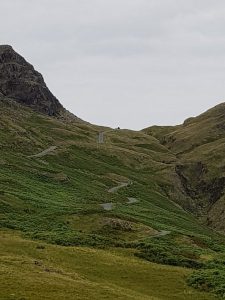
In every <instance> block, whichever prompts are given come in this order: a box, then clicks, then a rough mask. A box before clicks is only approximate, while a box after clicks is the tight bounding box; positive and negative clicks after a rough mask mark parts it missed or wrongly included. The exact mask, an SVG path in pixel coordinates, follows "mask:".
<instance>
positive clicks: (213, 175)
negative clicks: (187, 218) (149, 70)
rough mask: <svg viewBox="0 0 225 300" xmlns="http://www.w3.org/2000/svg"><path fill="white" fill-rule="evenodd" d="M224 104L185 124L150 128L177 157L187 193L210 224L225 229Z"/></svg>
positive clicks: (177, 168)
mask: <svg viewBox="0 0 225 300" xmlns="http://www.w3.org/2000/svg"><path fill="white" fill-rule="evenodd" d="M224 116H225V103H222V104H220V105H217V106H216V107H214V108H212V109H210V110H208V111H207V112H205V113H203V114H202V115H200V116H198V117H196V118H190V119H188V120H186V121H185V122H184V124H183V125H180V126H175V127H150V128H147V129H145V130H144V132H146V133H147V134H150V135H152V136H155V137H156V138H157V139H158V140H159V141H160V143H161V144H162V145H164V146H165V147H166V148H167V149H169V150H170V151H171V152H172V153H173V154H174V155H176V157H177V161H176V172H177V174H178V176H179V177H180V179H181V183H182V185H183V188H184V190H185V192H186V194H187V195H188V196H189V197H191V198H192V200H193V201H192V203H193V204H194V206H195V208H196V209H197V210H198V212H199V214H203V215H205V214H207V220H206V222H207V224H208V225H210V226H212V227H214V228H216V229H217V230H219V231H222V232H224V231H225V222H224V220H225V218H224V204H225V203H224V189H225V173H224V172H225V160H224V157H225V126H224Z"/></svg>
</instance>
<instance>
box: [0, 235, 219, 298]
mask: <svg viewBox="0 0 225 300" xmlns="http://www.w3.org/2000/svg"><path fill="white" fill-rule="evenodd" d="M0 253H1V257H0V299H1V300H22V299H23V300H28V299H32V300H39V299H43V300H45V299H49V300H50V299H52V300H53V299H54V300H55V299H70V300H71V299H76V300H78V299H87V300H88V299H92V300H95V299H96V300H98V299H121V300H126V299H133V300H145V299H146V300H147V299H148V300H151V299H153V300H154V299H165V300H169V299H174V300H175V299H179V300H182V299H185V300H186V299H187V300H188V299H190V300H191V299H198V300H203V299H204V300H210V299H211V300H213V299H216V298H214V297H213V296H211V295H209V294H205V293H201V292H198V291H196V290H194V289H192V288H190V287H188V286H187V285H186V282H185V280H186V277H187V276H188V274H189V273H190V272H191V270H187V269H185V268H178V267H172V266H162V265H158V264H153V263H149V262H145V261H144V260H140V259H138V258H135V257H133V254H132V250H129V249H117V250H108V251H106V250H99V249H91V248H87V247H62V246H55V245H50V244H46V243H44V242H40V241H38V242H35V241H31V240H26V239H23V238H22V237H21V236H20V235H19V234H15V232H14V233H12V232H11V231H1V232H0Z"/></svg>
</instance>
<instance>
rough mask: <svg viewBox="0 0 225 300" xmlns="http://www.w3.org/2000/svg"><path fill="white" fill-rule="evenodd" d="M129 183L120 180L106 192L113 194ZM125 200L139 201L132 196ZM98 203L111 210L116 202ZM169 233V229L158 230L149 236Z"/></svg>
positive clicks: (160, 235)
mask: <svg viewBox="0 0 225 300" xmlns="http://www.w3.org/2000/svg"><path fill="white" fill-rule="evenodd" d="M129 184H132V182H131V181H130V182H121V183H119V185H117V186H115V187H113V188H110V189H109V190H108V192H109V193H113V194H114V193H116V192H118V190H120V189H122V188H124V187H127V186H129ZM127 200H128V201H127V202H126V204H133V203H137V202H139V200H138V199H137V198H133V197H127ZM100 205H101V207H103V209H104V210H106V211H111V210H113V208H114V206H115V205H116V203H112V202H108V203H102V204H100ZM170 233H171V231H169V230H160V231H159V232H158V233H157V234H155V235H152V236H151V237H152V238H157V237H163V236H166V235H169V234H170Z"/></svg>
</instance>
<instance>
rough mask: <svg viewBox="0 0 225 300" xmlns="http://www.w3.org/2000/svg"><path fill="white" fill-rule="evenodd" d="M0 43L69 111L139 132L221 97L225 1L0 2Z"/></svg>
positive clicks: (224, 86)
mask: <svg viewBox="0 0 225 300" xmlns="http://www.w3.org/2000/svg"><path fill="white" fill-rule="evenodd" d="M0 25H1V26H0V43H1V44H11V45H12V46H13V47H14V49H15V50H16V51H18V52H20V54H22V55H23V56H24V57H25V58H26V59H27V60H28V61H29V62H31V63H32V64H33V65H34V67H35V68H36V69H37V70H38V71H40V72H41V73H42V74H43V76H44V78H45V81H46V83H47V85H48V86H49V88H50V89H51V91H52V92H53V93H54V94H55V95H56V97H57V98H58V99H59V100H60V101H61V103H62V104H63V105H64V106H65V107H66V108H68V109H69V110H70V111H72V112H73V113H75V114H76V115H78V116H79V117H81V118H83V119H85V120H87V121H89V122H92V123H96V124H102V125H109V126H112V127H115V126H121V127H123V128H124V127H126V128H131V129H141V128H144V127H147V126H149V125H153V124H158V125H170V124H177V123H181V122H183V120H184V119H185V118H187V117H190V116H195V115H197V114H199V113H201V112H203V111H204V110H206V109H208V108H210V107H211V106H214V105H216V104H218V103H220V102H223V101H224V98H225V97H224V94H225V80H224V79H225V76H224V75H225V1H224V0H38V1H37V0H0Z"/></svg>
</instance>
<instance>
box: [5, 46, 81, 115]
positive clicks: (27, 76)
mask: <svg viewBox="0 0 225 300" xmlns="http://www.w3.org/2000/svg"><path fill="white" fill-rule="evenodd" d="M0 95H4V96H6V97H8V98H11V99H13V100H15V101H16V102H19V103H20V104H23V105H27V106H29V107H31V108H32V109H34V110H36V111H38V112H41V113H43V114H46V115H49V116H56V117H57V116H61V117H63V118H64V117H65V116H67V115H68V116H69V118H70V119H71V118H72V119H76V120H80V119H78V118H77V117H75V116H74V115H72V114H71V113H69V112H67V111H66V110H65V109H64V107H63V106H62V104H61V103H60V102H59V101H58V99H57V98H56V97H55V96H54V95H53V94H52V93H51V91H50V90H49V89H48V87H47V86H46V84H45V82H44V79H43V77H42V75H41V74H40V73H39V72H37V71H36V70H35V69H34V67H33V66H32V65H31V64H29V63H28V62H27V61H26V60H25V59H24V58H23V57H22V56H21V55H19V54H18V53H16V52H15V51H14V50H13V48H12V47H11V46H9V45H0Z"/></svg>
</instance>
